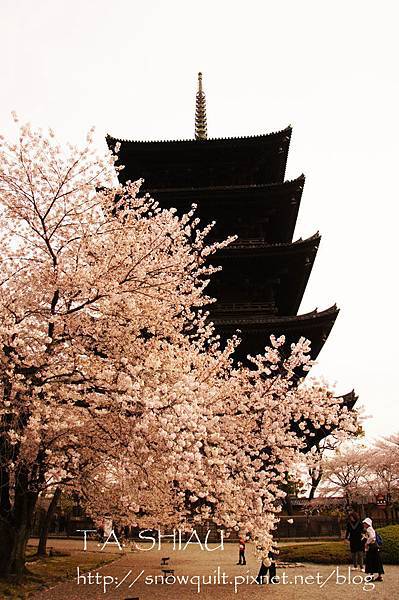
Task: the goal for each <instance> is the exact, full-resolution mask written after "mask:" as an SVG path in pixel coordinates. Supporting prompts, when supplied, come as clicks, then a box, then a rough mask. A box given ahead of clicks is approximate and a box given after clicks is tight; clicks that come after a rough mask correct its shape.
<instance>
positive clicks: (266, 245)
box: [221, 231, 321, 252]
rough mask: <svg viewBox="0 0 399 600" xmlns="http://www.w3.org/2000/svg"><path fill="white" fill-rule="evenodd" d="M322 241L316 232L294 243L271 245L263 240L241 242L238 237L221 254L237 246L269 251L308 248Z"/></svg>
mask: <svg viewBox="0 0 399 600" xmlns="http://www.w3.org/2000/svg"><path fill="white" fill-rule="evenodd" d="M320 240H321V234H320V232H319V231H316V233H314V234H313V235H310V236H309V237H307V238H305V239H302V238H298V239H297V240H295V241H294V242H276V243H274V244H269V243H268V242H263V240H256V239H254V240H250V239H249V240H240V238H239V237H238V238H237V240H236V241H235V242H232V243H231V244H229V245H228V246H226V248H224V249H223V250H222V251H221V252H224V251H228V250H230V249H232V250H235V249H236V248H237V246H240V244H241V246H242V248H248V249H250V248H251V244H252V245H253V246H254V248H263V249H265V250H266V249H267V248H293V247H295V248H298V246H302V245H303V246H306V245H307V244H309V243H311V242H316V241H317V242H320Z"/></svg>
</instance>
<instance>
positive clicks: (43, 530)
mask: <svg viewBox="0 0 399 600" xmlns="http://www.w3.org/2000/svg"><path fill="white" fill-rule="evenodd" d="M60 496H61V488H60V487H56V488H55V492H54V495H53V497H52V499H51V502H50V504H49V507H48V509H47V512H46V516H45V517H44V519H43V522H42V523H41V527H40V538H39V546H38V548H37V554H38V556H46V555H47V539H48V534H49V529H50V524H51V521H52V518H53V516H54V513H55V509H56V508H57V504H58V500H59V499H60Z"/></svg>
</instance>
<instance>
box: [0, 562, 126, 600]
mask: <svg viewBox="0 0 399 600" xmlns="http://www.w3.org/2000/svg"><path fill="white" fill-rule="evenodd" d="M32 553H33V551H32V552H29V553H28V561H29V562H28V564H27V569H28V571H29V573H28V574H27V575H26V576H25V577H24V578H23V580H22V581H21V582H20V583H19V584H16V583H15V582H13V581H12V579H10V580H9V581H4V580H1V579H0V598H4V599H9V598H10V599H13V600H16V599H25V598H28V597H29V595H31V594H32V593H33V592H37V591H39V590H43V589H46V588H49V587H52V586H54V585H56V584H57V583H59V582H60V581H65V580H66V579H72V578H73V577H75V575H76V570H77V567H78V566H79V567H80V569H81V570H82V569H83V570H84V571H89V570H92V569H97V568H98V567H100V566H102V565H104V564H106V563H109V562H112V561H114V560H116V559H118V558H119V555H117V554H101V556H99V555H98V554H94V553H89V554H88V553H85V552H72V553H71V555H70V556H55V557H51V558H50V557H46V558H40V559H38V560H35V561H34V562H31V557H32Z"/></svg>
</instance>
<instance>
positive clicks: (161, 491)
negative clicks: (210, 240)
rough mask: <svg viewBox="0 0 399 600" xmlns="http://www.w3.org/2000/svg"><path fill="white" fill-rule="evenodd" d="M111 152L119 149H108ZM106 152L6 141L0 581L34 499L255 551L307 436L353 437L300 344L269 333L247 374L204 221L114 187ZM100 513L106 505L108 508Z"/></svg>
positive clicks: (47, 138) (0, 209) (1, 185)
mask: <svg viewBox="0 0 399 600" xmlns="http://www.w3.org/2000/svg"><path fill="white" fill-rule="evenodd" d="M116 151H117V149H116ZM116 174H117V170H116V168H115V155H113V154H112V153H107V154H105V155H104V156H97V155H96V153H95V152H94V150H93V144H92V140H91V136H90V135H89V137H88V143H87V146H86V147H85V148H83V149H80V148H75V147H72V146H67V147H66V148H65V149H62V148H61V147H60V146H59V144H57V142H56V140H55V138H54V135H53V134H52V132H50V133H49V135H45V134H44V133H42V132H41V131H40V130H39V131H34V130H32V129H31V128H30V126H28V125H24V126H22V127H21V129H20V136H19V140H18V141H17V142H16V143H10V142H7V141H5V140H3V139H2V140H1V145H0V232H1V237H0V244H1V254H0V257H1V258H0V264H1V271H0V343H1V346H0V348H1V349H0V363H1V366H0V376H1V400H0V493H1V496H0V537H1V540H2V543H1V546H0V576H5V575H8V574H10V573H16V574H21V573H22V571H23V567H24V560H25V548H26V543H27V539H28V536H29V532H30V527H31V521H32V515H33V511H34V508H35V505H36V502H37V499H38V497H39V495H40V494H41V493H43V492H44V491H45V490H46V489H48V488H49V487H52V488H54V486H56V485H57V486H61V487H69V488H71V489H74V490H77V491H78V492H79V493H80V494H81V495H82V496H83V497H84V498H86V502H87V506H88V508H89V509H90V510H91V511H92V513H93V514H94V513H95V508H96V506H97V508H98V509H99V510H102V511H104V509H105V506H106V505H107V506H108V510H109V509H110V507H112V510H113V511H114V513H115V515H118V516H120V518H121V519H126V520H127V521H129V522H130V523H132V522H137V523H139V524H144V525H148V526H149V525H156V526H157V527H158V526H160V525H162V526H169V525H179V526H180V525H182V526H185V527H188V526H189V524H191V523H193V522H194V523H195V522H203V521H205V520H207V519H213V520H214V521H215V522H216V523H218V524H219V525H220V526H221V527H225V528H235V529H238V530H242V531H245V532H250V533H251V534H252V535H253V537H254V539H256V540H257V544H258V545H259V546H260V548H261V549H262V553H263V554H265V555H267V552H268V550H269V549H270V547H271V544H272V528H273V526H274V524H275V522H276V518H277V514H278V506H279V500H280V498H281V497H282V495H283V492H282V483H283V482H284V481H285V477H286V474H287V472H289V470H290V468H291V465H293V464H294V463H295V462H296V461H297V459H298V453H299V452H300V451H301V449H303V448H304V447H306V445H307V444H309V439H311V436H312V435H314V433H313V432H314V430H315V429H318V428H320V427H321V426H322V427H324V428H325V429H327V430H330V429H338V430H346V431H353V430H354V429H356V415H355V414H354V413H352V412H351V411H348V409H347V407H346V406H345V405H344V402H343V401H342V399H337V398H334V396H333V393H332V392H331V391H330V390H328V389H327V388H326V386H325V385H321V384H318V383H312V382H309V383H308V384H305V383H302V384H300V385H298V384H297V377H296V375H295V373H296V372H297V371H298V368H303V369H305V370H306V369H309V368H310V366H311V361H310V358H309V349H310V347H309V342H307V341H306V340H303V339H301V340H300V341H299V342H298V344H296V345H293V346H292V352H291V355H290V356H289V357H284V356H282V354H281V352H280V348H281V346H282V344H283V343H284V339H283V338H279V339H275V338H273V337H272V339H271V346H270V347H268V348H266V349H265V354H264V355H258V356H255V357H252V358H250V361H251V366H252V368H248V367H244V366H242V365H236V364H234V362H233V358H232V355H233V353H234V350H235V348H236V346H237V344H238V343H239V340H238V339H236V338H233V339H231V340H229V341H228V342H227V343H226V344H225V345H221V343H220V341H219V339H218V336H217V335H215V332H214V329H213V326H212V324H211V323H209V319H208V314H207V312H206V304H207V303H208V302H209V299H208V298H207V296H206V295H205V288H206V285H207V283H208V281H209V277H210V276H211V275H212V272H213V271H214V268H212V267H210V266H208V264H207V259H208V257H209V256H210V255H212V254H213V253H214V252H216V251H217V250H218V249H219V248H220V247H223V246H224V245H226V244H227V243H229V241H230V240H226V242H223V243H220V244H213V245H211V246H209V245H207V244H206V236H207V234H208V232H209V229H210V227H211V226H206V227H205V228H204V229H202V230H201V229H199V228H198V227H199V222H198V220H197V219H196V218H195V214H194V210H193V211H192V212H190V213H189V214H187V215H184V216H182V217H180V218H179V217H177V216H176V214H175V211H174V210H163V209H161V208H160V207H159V206H158V204H157V203H156V202H155V201H154V200H153V199H151V198H149V197H147V196H145V197H140V196H139V195H138V192H139V187H140V182H136V183H131V182H128V183H127V184H126V185H125V186H123V187H122V186H120V185H119V184H118V182H117V178H116ZM105 503H106V504H105Z"/></svg>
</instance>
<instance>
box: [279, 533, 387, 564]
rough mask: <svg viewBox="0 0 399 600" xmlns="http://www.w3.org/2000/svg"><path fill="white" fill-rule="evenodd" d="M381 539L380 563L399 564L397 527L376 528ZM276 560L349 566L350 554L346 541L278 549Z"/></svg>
mask: <svg viewBox="0 0 399 600" xmlns="http://www.w3.org/2000/svg"><path fill="white" fill-rule="evenodd" d="M378 532H379V533H380V534H381V536H382V539H383V547H382V561H383V563H385V564H388V565H398V564H399V525H389V526H388V527H382V528H381V529H380V528H378ZM278 560H280V561H287V562H312V563H318V564H329V565H342V564H349V563H350V561H351V554H350V549H349V544H348V542H346V541H343V540H341V541H339V542H321V543H320V544H303V545H302V544H298V545H297V546H285V547H283V548H281V549H280V554H279V556H278Z"/></svg>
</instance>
